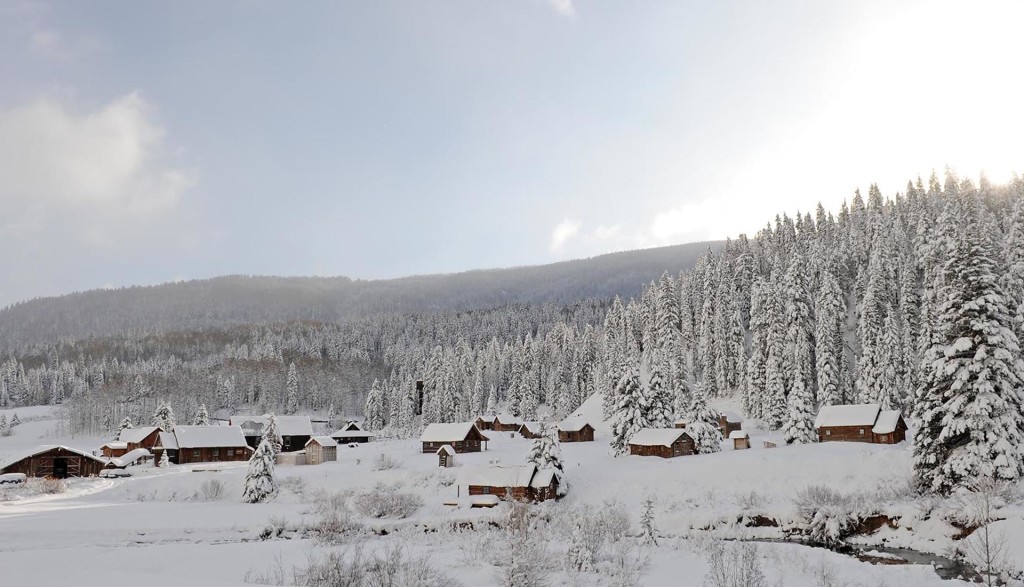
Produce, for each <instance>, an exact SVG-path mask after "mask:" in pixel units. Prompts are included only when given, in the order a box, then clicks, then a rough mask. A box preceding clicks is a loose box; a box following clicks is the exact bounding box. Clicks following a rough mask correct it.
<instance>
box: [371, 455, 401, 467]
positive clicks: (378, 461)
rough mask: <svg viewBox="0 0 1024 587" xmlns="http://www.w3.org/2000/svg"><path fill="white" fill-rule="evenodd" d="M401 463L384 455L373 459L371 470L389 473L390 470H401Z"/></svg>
mask: <svg viewBox="0 0 1024 587" xmlns="http://www.w3.org/2000/svg"><path fill="white" fill-rule="evenodd" d="M401 468H402V462H401V461H398V460H395V459H393V458H391V456H389V455H386V454H384V453H380V454H379V455H377V458H375V459H373V470H374V471H390V470H391V469H401Z"/></svg>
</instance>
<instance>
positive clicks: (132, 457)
mask: <svg viewBox="0 0 1024 587" xmlns="http://www.w3.org/2000/svg"><path fill="white" fill-rule="evenodd" d="M151 456H153V453H151V452H149V450H147V449H144V448H136V449H134V450H130V451H128V452H126V453H125V454H124V455H122V456H119V457H114V458H112V459H110V462H111V463H113V465H114V466H115V467H117V468H119V469H120V468H123V467H127V466H128V465H130V464H132V463H134V462H135V461H137V460H139V459H141V458H145V457H151Z"/></svg>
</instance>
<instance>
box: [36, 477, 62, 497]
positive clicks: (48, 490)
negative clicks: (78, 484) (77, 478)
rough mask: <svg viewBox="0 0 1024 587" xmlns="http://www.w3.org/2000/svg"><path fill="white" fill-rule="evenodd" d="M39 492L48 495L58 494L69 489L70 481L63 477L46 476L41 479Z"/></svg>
mask: <svg viewBox="0 0 1024 587" xmlns="http://www.w3.org/2000/svg"><path fill="white" fill-rule="evenodd" d="M38 486H39V492H40V493H45V494H47V495H56V494H58V493H64V492H65V491H67V490H68V482H67V481H65V480H63V479H52V478H50V477H45V478H43V479H40V480H39V484H38Z"/></svg>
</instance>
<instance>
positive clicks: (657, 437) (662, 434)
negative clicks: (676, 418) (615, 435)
mask: <svg viewBox="0 0 1024 587" xmlns="http://www.w3.org/2000/svg"><path fill="white" fill-rule="evenodd" d="M685 434H686V429H685V428H644V429H643V430H641V431H639V432H637V433H636V434H634V435H633V436H632V438H630V439H629V444H635V445H637V446H672V445H673V444H675V442H676V441H677V440H679V437H680V436H683V435H685Z"/></svg>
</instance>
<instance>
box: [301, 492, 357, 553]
mask: <svg viewBox="0 0 1024 587" xmlns="http://www.w3.org/2000/svg"><path fill="white" fill-rule="evenodd" d="M351 497H352V492H351V491H338V492H333V493H329V492H319V493H318V494H317V495H316V497H315V498H314V500H313V510H314V512H315V513H317V514H318V515H319V518H318V519H317V521H316V522H315V523H313V524H312V525H311V526H310V527H309V533H310V534H311V535H312V536H313V540H314V541H315V542H317V543H319V544H337V543H339V542H341V541H342V540H343V539H345V538H347V537H349V536H352V535H353V534H357V533H359V532H360V531H361V530H362V527H361V526H360V525H359V524H358V523H357V522H356V521H355V520H354V519H353V518H352V513H351V512H350V511H349V509H348V502H349V500H350V499H351Z"/></svg>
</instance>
